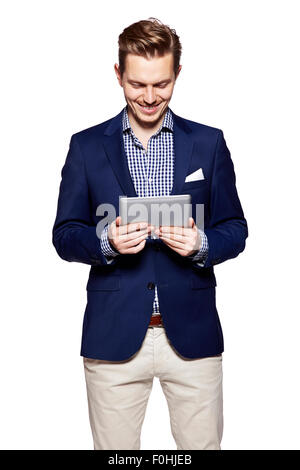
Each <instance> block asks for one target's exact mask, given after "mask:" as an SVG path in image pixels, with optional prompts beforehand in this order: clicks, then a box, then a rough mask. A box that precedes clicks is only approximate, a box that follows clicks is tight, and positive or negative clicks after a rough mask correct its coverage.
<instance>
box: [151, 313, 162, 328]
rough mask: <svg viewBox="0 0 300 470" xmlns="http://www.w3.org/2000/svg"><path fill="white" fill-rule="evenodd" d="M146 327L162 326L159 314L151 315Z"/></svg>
mask: <svg viewBox="0 0 300 470" xmlns="http://www.w3.org/2000/svg"><path fill="white" fill-rule="evenodd" d="M148 326H163V322H162V316H161V314H160V313H159V314H158V315H152V317H151V319H150V322H149V325H148Z"/></svg>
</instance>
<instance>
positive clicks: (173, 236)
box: [159, 233, 190, 243]
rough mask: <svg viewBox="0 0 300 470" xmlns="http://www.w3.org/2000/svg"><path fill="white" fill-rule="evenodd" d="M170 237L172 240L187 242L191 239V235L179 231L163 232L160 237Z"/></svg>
mask: <svg viewBox="0 0 300 470" xmlns="http://www.w3.org/2000/svg"><path fill="white" fill-rule="evenodd" d="M163 237H165V238H168V239H170V240H177V241H179V242H181V243H187V242H188V241H189V239H190V237H188V236H187V235H180V234H178V233H163V234H161V235H160V237H159V238H163Z"/></svg>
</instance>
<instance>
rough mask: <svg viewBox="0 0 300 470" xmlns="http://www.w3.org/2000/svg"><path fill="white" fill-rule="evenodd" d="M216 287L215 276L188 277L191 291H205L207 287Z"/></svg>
mask: <svg viewBox="0 0 300 470" xmlns="http://www.w3.org/2000/svg"><path fill="white" fill-rule="evenodd" d="M216 285H217V283H216V278H215V275H214V274H213V275H211V276H200V275H199V276H198V275H197V274H194V273H192V274H191V276H190V287H191V288H192V289H206V288H207V287H215V286H216Z"/></svg>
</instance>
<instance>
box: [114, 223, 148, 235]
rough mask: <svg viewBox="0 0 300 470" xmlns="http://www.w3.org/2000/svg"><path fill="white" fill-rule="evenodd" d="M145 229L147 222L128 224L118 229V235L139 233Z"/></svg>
mask: <svg viewBox="0 0 300 470" xmlns="http://www.w3.org/2000/svg"><path fill="white" fill-rule="evenodd" d="M147 227H148V223H147V222H135V223H129V224H126V225H124V226H122V227H121V228H120V234H124V233H132V232H136V231H140V230H143V229H146V228H147Z"/></svg>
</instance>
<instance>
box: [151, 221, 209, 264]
mask: <svg viewBox="0 0 300 470" xmlns="http://www.w3.org/2000/svg"><path fill="white" fill-rule="evenodd" d="M154 232H155V233H156V235H158V236H159V238H161V239H162V240H163V242H164V243H165V244H166V245H168V246H169V247H170V248H172V250H174V251H176V252H177V253H179V254H180V255H181V256H190V255H193V254H195V253H196V252H197V251H198V250H199V249H200V248H201V244H202V240H201V237H200V235H199V232H198V228H197V225H196V224H195V221H194V219H193V217H190V218H189V226H188V227H175V226H166V225H164V226H160V227H159V229H156V230H155V231H154Z"/></svg>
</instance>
